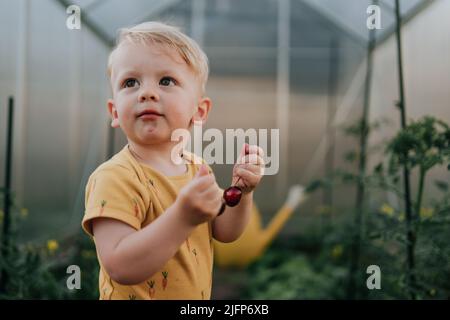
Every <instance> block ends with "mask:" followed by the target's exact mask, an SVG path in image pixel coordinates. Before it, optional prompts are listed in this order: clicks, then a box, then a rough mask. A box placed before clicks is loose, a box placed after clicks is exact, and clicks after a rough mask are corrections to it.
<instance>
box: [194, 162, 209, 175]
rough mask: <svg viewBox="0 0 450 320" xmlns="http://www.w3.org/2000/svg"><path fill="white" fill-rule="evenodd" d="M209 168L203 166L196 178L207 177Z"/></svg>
mask: <svg viewBox="0 0 450 320" xmlns="http://www.w3.org/2000/svg"><path fill="white" fill-rule="evenodd" d="M208 173H209V172H208V168H207V167H206V165H205V164H202V165H201V166H200V168H199V169H198V171H197V173H196V174H195V176H196V177H201V176H206V175H208Z"/></svg>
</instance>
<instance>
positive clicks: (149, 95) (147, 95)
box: [139, 88, 159, 102]
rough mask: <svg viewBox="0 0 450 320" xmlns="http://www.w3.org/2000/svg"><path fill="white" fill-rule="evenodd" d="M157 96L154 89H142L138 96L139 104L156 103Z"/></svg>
mask: <svg viewBox="0 0 450 320" xmlns="http://www.w3.org/2000/svg"><path fill="white" fill-rule="evenodd" d="M158 100H159V95H158V93H157V92H156V91H155V90H154V89H150V88H147V89H144V90H142V91H141V93H140V94H139V102H146V101H158Z"/></svg>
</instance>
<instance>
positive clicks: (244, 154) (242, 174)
mask: <svg viewBox="0 0 450 320" xmlns="http://www.w3.org/2000/svg"><path fill="white" fill-rule="evenodd" d="M263 156H264V151H263V149H261V148H260V147H258V146H256V145H248V144H246V143H245V144H244V145H243V147H242V150H241V154H240V158H239V159H238V162H237V164H236V165H235V166H234V168H233V178H232V185H234V186H238V187H239V188H240V189H241V190H242V198H241V200H240V202H239V204H238V205H237V206H235V207H226V209H225V211H224V212H223V214H222V215H220V216H218V217H217V218H216V219H214V222H213V237H214V238H215V239H216V240H218V241H221V242H232V241H235V240H237V239H238V238H239V237H240V235H241V234H242V233H243V232H244V229H245V227H246V226H247V223H248V221H249V220H250V215H251V212H252V206H253V190H254V189H255V188H256V186H257V185H258V184H259V183H260V181H261V178H262V175H263V173H264V159H263V158H262V157H263ZM222 193H223V190H222Z"/></svg>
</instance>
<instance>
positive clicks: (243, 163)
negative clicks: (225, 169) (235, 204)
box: [231, 143, 265, 193]
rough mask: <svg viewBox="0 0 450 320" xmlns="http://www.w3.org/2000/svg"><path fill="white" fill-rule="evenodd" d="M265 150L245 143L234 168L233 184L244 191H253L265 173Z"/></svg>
mask: <svg viewBox="0 0 450 320" xmlns="http://www.w3.org/2000/svg"><path fill="white" fill-rule="evenodd" d="M263 157H264V150H263V149H262V148H260V147H258V146H256V145H249V144H247V143H244V146H243V147H242V150H241V154H240V155H239V159H238V161H237V163H236V164H235V165H234V168H233V178H232V182H231V184H232V185H233V186H237V187H239V188H241V190H242V192H243V193H249V192H252V191H253V190H254V189H255V188H256V186H257V185H258V184H259V182H260V181H261V178H262V176H263V175H264V167H265V163H264V159H263Z"/></svg>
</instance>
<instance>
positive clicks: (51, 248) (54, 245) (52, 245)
mask: <svg viewBox="0 0 450 320" xmlns="http://www.w3.org/2000/svg"><path fill="white" fill-rule="evenodd" d="M58 247H59V244H58V241H56V240H48V241H47V250H48V252H50V253H54V252H55V251H56V250H58Z"/></svg>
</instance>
